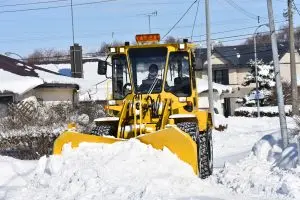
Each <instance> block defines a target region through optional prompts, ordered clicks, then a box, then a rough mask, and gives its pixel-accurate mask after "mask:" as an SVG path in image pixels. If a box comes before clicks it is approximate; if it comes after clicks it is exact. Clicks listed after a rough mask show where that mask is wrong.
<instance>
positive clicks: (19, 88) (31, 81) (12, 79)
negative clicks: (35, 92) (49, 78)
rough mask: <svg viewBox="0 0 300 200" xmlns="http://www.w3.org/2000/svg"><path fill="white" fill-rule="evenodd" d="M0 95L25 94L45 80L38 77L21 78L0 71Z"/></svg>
mask: <svg viewBox="0 0 300 200" xmlns="http://www.w3.org/2000/svg"><path fill="white" fill-rule="evenodd" d="M0 80H1V84H0V93H1V92H5V91H10V92H13V93H17V94H23V93H25V92H27V91H29V90H31V89H33V88H35V87H37V86H39V85H41V84H43V83H44V82H43V80H42V79H40V78H38V77H31V76H19V75H17V74H14V73H10V72H7V71H4V70H2V69H0Z"/></svg>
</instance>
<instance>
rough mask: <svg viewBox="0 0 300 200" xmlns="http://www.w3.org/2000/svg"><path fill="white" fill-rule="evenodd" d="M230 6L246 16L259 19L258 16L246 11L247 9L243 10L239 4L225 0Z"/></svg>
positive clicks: (231, 0)
mask: <svg viewBox="0 0 300 200" xmlns="http://www.w3.org/2000/svg"><path fill="white" fill-rule="evenodd" d="M225 1H226V2H227V3H228V4H229V5H230V6H231V7H233V8H235V9H236V10H238V11H239V12H242V13H243V14H244V15H246V16H248V17H249V18H252V19H259V16H257V15H254V14H252V13H250V12H248V11H247V10H245V9H244V8H242V7H241V6H239V5H238V4H237V3H235V2H234V1H233V0H225Z"/></svg>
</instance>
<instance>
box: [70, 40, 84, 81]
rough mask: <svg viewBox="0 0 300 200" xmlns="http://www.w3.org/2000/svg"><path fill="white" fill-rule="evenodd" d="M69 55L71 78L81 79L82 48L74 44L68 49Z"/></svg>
mask: <svg viewBox="0 0 300 200" xmlns="http://www.w3.org/2000/svg"><path fill="white" fill-rule="evenodd" d="M70 55H71V72H72V77H74V78H83V66H82V47H81V46H79V44H76V43H75V44H74V46H71V47H70Z"/></svg>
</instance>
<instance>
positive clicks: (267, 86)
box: [237, 60, 275, 106]
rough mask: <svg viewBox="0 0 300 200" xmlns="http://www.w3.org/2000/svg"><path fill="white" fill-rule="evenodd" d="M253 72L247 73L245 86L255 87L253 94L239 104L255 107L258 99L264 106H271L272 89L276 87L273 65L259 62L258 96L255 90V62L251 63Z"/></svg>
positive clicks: (240, 100) (239, 101)
mask: <svg viewBox="0 0 300 200" xmlns="http://www.w3.org/2000/svg"><path fill="white" fill-rule="evenodd" d="M249 65H250V66H251V70H250V71H249V72H248V73H247V75H246V77H245V81H244V83H243V84H242V85H243V86H249V85H250V84H251V85H253V86H254V88H253V89H252V90H251V92H250V93H249V94H248V95H246V96H245V97H244V98H243V99H238V100H237V102H238V103H243V105H244V106H255V105H256V99H257V98H258V99H259V101H260V104H261V105H262V106H266V105H269V102H270V99H269V97H270V96H271V95H272V88H273V87H274V86H275V74H274V67H273V65H267V64H264V63H263V61H262V60H258V61H257V81H258V95H256V88H255V81H256V78H255V62H254V61H253V60H250V61H249Z"/></svg>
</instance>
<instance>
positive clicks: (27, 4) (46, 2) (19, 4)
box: [0, 0, 69, 8]
mask: <svg viewBox="0 0 300 200" xmlns="http://www.w3.org/2000/svg"><path fill="white" fill-rule="evenodd" d="M65 1H69V0H52V1H39V2H30V3H16V4H7V5H0V8H4V7H15V6H29V5H38V4H48V3H57V2H65Z"/></svg>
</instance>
